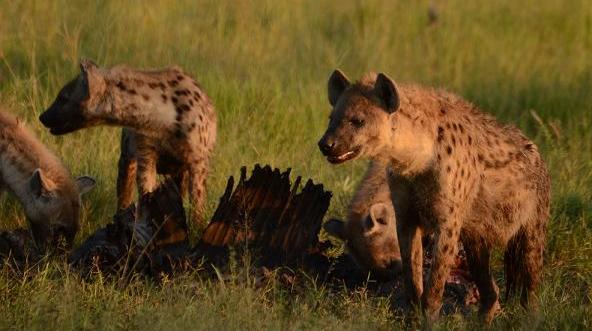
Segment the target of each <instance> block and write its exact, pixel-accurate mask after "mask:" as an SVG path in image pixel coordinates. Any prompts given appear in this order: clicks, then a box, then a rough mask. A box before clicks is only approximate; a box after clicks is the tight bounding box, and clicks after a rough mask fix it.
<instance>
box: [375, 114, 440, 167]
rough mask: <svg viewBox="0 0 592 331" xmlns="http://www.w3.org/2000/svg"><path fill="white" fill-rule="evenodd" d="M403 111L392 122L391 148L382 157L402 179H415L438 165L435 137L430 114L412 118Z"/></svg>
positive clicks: (394, 116)
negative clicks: (413, 177)
mask: <svg viewBox="0 0 592 331" xmlns="http://www.w3.org/2000/svg"><path fill="white" fill-rule="evenodd" d="M407 109H409V108H406V107H402V109H400V110H399V111H397V112H396V113H395V114H394V115H393V118H392V120H391V123H392V124H391V129H392V131H391V132H392V135H391V137H390V140H389V141H390V144H388V146H387V147H385V149H384V151H383V152H382V153H381V157H380V158H379V159H381V160H382V161H383V162H385V161H386V162H388V163H389V164H390V165H391V168H392V170H393V171H394V172H395V173H397V174H399V175H402V176H406V177H412V176H416V175H419V174H421V173H424V172H426V171H428V170H429V169H430V168H431V167H433V165H434V162H435V160H434V155H435V152H434V135H433V133H432V131H433V130H431V128H430V125H429V124H430V123H431V122H432V121H430V120H429V119H428V116H427V114H425V113H423V112H419V111H415V112H413V114H409V113H410V112H411V111H409V110H407Z"/></svg>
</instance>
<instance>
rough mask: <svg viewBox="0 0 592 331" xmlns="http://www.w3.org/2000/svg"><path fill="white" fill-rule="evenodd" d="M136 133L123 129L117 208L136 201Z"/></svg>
mask: <svg viewBox="0 0 592 331" xmlns="http://www.w3.org/2000/svg"><path fill="white" fill-rule="evenodd" d="M135 152H136V141H135V134H134V133H132V132H130V131H128V130H127V129H123V130H122V131H121V153H120V155H119V172H118V174H117V208H118V209H125V208H127V207H129V206H130V205H131V204H132V202H133V201H134V189H135V183H136V172H137V165H138V163H137V160H136V155H135Z"/></svg>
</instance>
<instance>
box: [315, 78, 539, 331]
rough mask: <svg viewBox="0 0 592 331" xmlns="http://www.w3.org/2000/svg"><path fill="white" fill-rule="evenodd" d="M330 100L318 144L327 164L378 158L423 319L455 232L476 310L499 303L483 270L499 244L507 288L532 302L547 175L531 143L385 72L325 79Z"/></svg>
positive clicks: (443, 95) (453, 100)
mask: <svg viewBox="0 0 592 331" xmlns="http://www.w3.org/2000/svg"><path fill="white" fill-rule="evenodd" d="M329 101H330V103H331V105H332V106H333V111H332V113H331V119H330V123H329V126H328V129H327V131H326V133H325V135H324V136H323V138H322V139H321V140H320V141H319V147H320V149H321V151H322V152H323V154H325V155H326V156H327V159H328V160H329V161H330V162H332V163H341V162H345V161H347V160H351V159H355V158H357V157H361V156H366V157H369V158H371V159H374V160H377V161H380V162H386V163H387V164H388V165H389V166H388V182H389V185H390V189H391V195H392V202H393V206H394V209H395V214H396V218H397V234H398V239H399V245H400V250H401V257H402V261H403V273H404V275H405V279H406V288H407V293H408V295H409V297H410V299H411V300H412V302H416V303H421V306H422V308H423V309H424V310H426V312H427V314H428V317H429V318H430V319H435V318H436V317H437V316H438V313H439V310H440V307H441V302H442V294H443V290H444V284H445V280H446V278H447V276H448V273H449V269H450V266H451V263H452V259H453V258H454V256H455V254H456V250H457V243H458V241H459V240H460V241H462V243H463V246H464V248H465V250H466V253H467V255H468V256H467V258H468V262H469V264H470V269H471V271H472V273H473V277H474V278H475V280H476V283H477V286H478V288H479V292H480V300H481V308H480V313H481V317H482V318H483V319H484V321H485V322H490V321H491V320H492V318H493V317H494V315H495V314H496V312H497V311H498V310H499V301H498V296H499V295H498V289H497V286H496V284H495V282H494V280H493V278H492V275H491V272H490V261H489V260H490V254H491V250H492V248H493V247H494V246H496V245H497V246H502V247H506V256H505V264H506V273H507V279H508V283H509V284H510V286H509V287H508V288H507V290H508V291H512V289H514V288H518V287H520V289H521V290H522V302H523V304H526V303H533V302H532V301H533V300H532V299H534V294H535V289H536V287H537V285H538V284H539V282H540V275H541V269H542V263H543V249H544V243H545V234H546V225H547V221H548V216H549V196H550V179H549V175H548V172H547V169H546V166H545V164H544V162H543V160H542V158H541V156H540V154H539V152H538V149H537V147H536V146H535V144H534V143H533V142H532V141H530V140H528V139H527V138H526V137H525V136H524V135H522V133H521V132H520V131H519V130H518V129H516V128H514V127H511V126H503V125H500V124H499V123H497V122H496V121H495V120H494V119H493V118H492V117H490V116H488V115H486V114H484V113H482V112H481V111H479V110H478V109H477V108H476V107H475V106H473V105H472V104H471V103H469V102H467V101H465V100H463V99H462V98H460V97H457V96H455V95H453V94H451V93H448V92H445V91H441V90H434V89H427V88H422V87H419V86H413V85H408V86H400V87H397V86H396V85H395V83H394V82H393V81H392V80H391V79H390V78H388V77H387V76H386V75H384V74H378V75H375V74H369V75H366V76H365V77H364V78H362V79H361V80H360V81H358V82H356V83H350V81H349V80H348V79H347V78H346V77H345V75H344V74H343V73H341V72H340V71H338V70H336V71H335V72H334V73H333V75H332V76H331V78H330V79H329ZM424 232H425V233H428V232H433V233H434V235H435V244H434V263H433V265H432V267H431V270H430V273H429V276H428V277H429V278H428V281H427V282H426V289H425V290H424V289H423V280H422V277H423V276H422V271H421V266H422V258H423V257H422V249H421V236H422V233H424Z"/></svg>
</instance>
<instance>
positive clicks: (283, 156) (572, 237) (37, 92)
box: [0, 0, 592, 329]
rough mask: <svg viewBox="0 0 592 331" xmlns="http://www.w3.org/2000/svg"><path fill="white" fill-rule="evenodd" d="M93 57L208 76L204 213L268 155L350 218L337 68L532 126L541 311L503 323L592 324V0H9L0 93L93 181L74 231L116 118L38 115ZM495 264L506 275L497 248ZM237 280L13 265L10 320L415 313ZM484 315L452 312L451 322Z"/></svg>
mask: <svg viewBox="0 0 592 331" xmlns="http://www.w3.org/2000/svg"><path fill="white" fill-rule="evenodd" d="M434 17H435V20H434V19H433V18H434ZM81 57H87V58H91V59H93V60H95V61H96V62H97V63H99V64H100V65H103V66H112V65H116V64H121V63H125V64H128V65H130V66H134V67H139V68H158V67H166V66H169V65H173V64H177V65H180V66H181V67H183V68H184V69H185V71H186V72H188V73H190V74H191V75H193V76H194V77H196V78H197V79H198V80H199V81H200V83H201V84H202V86H203V87H204V88H205V90H206V91H207V93H208V94H209V95H210V97H211V98H212V99H213V101H214V104H215V106H216V108H217V112H218V116H219V117H218V119H219V122H218V125H219V134H218V144H217V147H216V151H215V156H214V160H213V163H212V168H211V172H210V176H209V179H208V181H209V186H208V211H207V216H206V219H209V216H210V215H211V213H212V211H213V209H214V208H215V205H216V204H217V201H218V197H219V196H220V195H221V194H222V193H223V192H222V190H223V188H224V185H225V183H226V179H227V177H228V176H229V175H237V174H238V170H239V168H240V167H241V166H242V165H246V166H252V165H253V164H255V163H261V164H271V165H273V166H276V167H280V168H288V167H290V168H293V169H294V170H293V174H298V175H303V176H304V177H310V178H313V179H314V180H315V181H317V182H321V183H323V184H325V186H326V187H327V188H328V189H329V190H332V191H333V193H334V198H333V202H332V205H331V209H330V211H329V216H337V217H342V216H344V215H345V212H346V207H347V203H348V201H349V199H350V198H351V195H352V193H353V191H354V190H355V187H356V184H357V183H358V181H359V179H360V175H361V174H362V172H363V169H364V167H365V164H364V162H362V161H358V162H353V163H351V164H348V163H346V164H344V165H340V166H332V165H330V164H328V163H327V162H326V161H325V160H324V159H323V158H322V157H321V155H320V153H319V152H318V150H317V147H316V141H317V140H318V138H319V137H320V136H321V134H322V133H323V131H324V129H325V126H326V125H327V117H328V115H329V105H328V102H327V96H326V81H327V78H328V76H329V74H330V73H331V72H332V70H333V69H334V68H337V67H338V68H341V69H343V70H344V71H345V72H346V73H348V75H349V76H350V77H352V78H357V77H359V76H360V75H361V74H362V73H364V72H367V71H371V70H372V71H382V72H385V73H387V74H389V75H390V76H391V77H393V78H394V79H395V80H396V81H400V82H418V83H423V84H425V85H429V86H435V87H442V88H445V89H448V90H451V91H453V92H456V93H458V94H460V95H462V96H464V97H466V98H467V99H468V100H470V101H472V102H474V103H475V104H476V105H478V106H479V107H481V108H482V109H484V110H486V111H488V112H490V113H492V114H494V115H495V116H496V117H497V118H499V119H500V121H502V122H507V123H513V124H515V125H517V126H518V127H520V128H521V129H522V130H524V131H525V133H526V134H527V135H528V136H529V137H531V138H533V139H534V140H535V141H536V143H537V144H538V145H539V147H540V149H541V151H542V153H543V156H544V158H545V160H546V161H547V162H548V164H549V167H550V170H551V174H552V183H553V200H552V204H553V210H552V211H553V216H552V219H551V225H550V227H549V233H548V242H549V244H548V249H547V252H546V256H545V259H546V275H545V284H544V287H543V289H542V290H541V293H540V294H541V300H542V302H543V304H542V307H541V312H539V313H538V314H536V315H535V316H529V315H528V314H526V313H524V312H522V311H521V310H520V308H519V307H518V306H517V304H516V303H515V302H510V303H508V304H506V305H505V313H504V314H503V315H502V316H501V317H500V318H499V319H498V320H497V321H496V325H495V326H494V327H497V328H500V329H507V328H525V329H533V328H534V329H537V328H541V329H546V328H554V329H586V328H592V317H591V316H592V308H591V303H590V301H591V299H592V289H591V288H592V215H591V213H592V203H591V199H590V198H591V192H592V190H591V184H592V157H591V156H592V133H591V129H592V123H591V120H592V116H591V111H592V106H591V105H592V3H591V2H590V1H589V0H568V1H560V0H538V1H535V0H524V1H512V0H498V1H479V2H477V1H460V0H441V1H431V2H430V1H386V0H384V1H380V0H368V1H362V0H355V1H354V0H347V1H318V0H317V1H314V0H295V1H273V0H267V1H265V0H260V1H232V0H220V1H190V0H180V1H167V0H154V1H90V0H70V1H66V0H54V1H31V0H25V1H8V0H0V100H1V104H2V107H3V108H4V109H5V110H6V111H10V112H13V113H15V114H17V115H18V116H19V117H21V118H24V119H27V122H28V125H29V126H30V127H31V128H32V129H33V130H34V131H35V132H36V133H37V134H38V135H39V136H40V137H41V139H42V141H43V142H45V143H46V144H48V145H49V146H50V147H51V148H52V149H53V150H55V151H56V152H57V153H58V154H59V155H60V156H62V157H63V159H64V160H65V163H66V164H67V165H68V166H69V167H70V169H72V172H73V173H74V174H76V175H79V174H83V173H84V174H90V175H92V176H94V177H96V178H97V179H98V187H97V188H96V189H95V190H94V192H93V193H92V194H90V195H89V196H88V197H87V198H86V199H85V201H86V208H85V218H84V220H83V223H82V230H81V233H80V234H79V235H78V240H81V239H82V238H84V237H86V236H87V235H88V234H89V233H90V232H92V231H94V230H95V229H96V228H98V227H100V226H101V225H103V224H105V223H107V222H108V221H110V217H111V215H112V214H113V213H114V211H115V178H116V173H117V165H116V164H117V158H118V155H119V134H120V130H119V129H117V128H111V127H101V128H94V129H88V130H83V131H80V132H77V133H74V134H70V135H67V136H63V137H53V136H51V135H50V134H49V133H48V132H47V131H45V130H44V129H43V128H42V126H41V124H40V123H39V122H38V120H37V117H38V115H39V114H40V113H41V112H42V111H43V110H44V109H45V108H46V107H47V106H48V105H49V104H50V103H51V102H52V100H53V98H54V97H55V96H56V94H57V91H59V89H60V88H61V86H62V85H63V84H65V83H66V82H67V81H68V79H70V78H71V77H73V76H74V75H76V74H77V72H78V70H79V69H78V61H79V59H80V58H81ZM0 206H1V208H0V224H1V226H2V229H11V228H14V227H18V226H26V222H25V219H24V217H23V214H22V210H21V207H20V206H19V205H18V203H16V202H15V201H14V199H12V198H10V197H3V198H1V200H0ZM200 230H201V229H200V228H199V227H197V228H196V229H194V234H195V236H198V235H199V233H200ZM496 270H497V271H498V272H497V273H496V275H497V276H498V278H500V283H501V284H503V280H502V279H503V276H502V274H501V269H500V264H499V263H497V264H496ZM245 277H247V278H248V276H245ZM239 283H240V285H235V286H229V287H227V286H224V285H220V284H209V283H207V282H205V283H204V282H202V281H198V280H195V279H194V278H191V277H186V278H183V277H182V278H181V279H179V280H175V281H174V284H171V285H164V286H162V287H154V286H153V285H151V284H149V283H148V284H146V283H144V282H139V283H138V284H136V286H135V287H133V286H132V287H131V288H130V289H126V290H118V289H116V288H114V286H113V285H112V284H109V283H102V282H101V281H96V282H91V283H86V282H82V281H80V280H78V279H77V278H76V277H75V276H74V275H72V274H70V272H69V271H68V270H65V269H63V266H61V265H59V264H58V265H49V266H47V272H45V273H42V274H41V275H38V276H35V277H34V278H33V280H30V281H26V282H24V281H23V282H21V283H18V284H16V285H15V283H14V280H10V279H8V276H2V275H0V289H1V291H0V298H1V300H0V302H2V303H0V305H1V306H2V309H0V327H2V328H12V327H14V328H25V329H36V328H40V329H45V328H47V327H49V328H57V329H85V328H90V329H94V328H105V329H120V328H121V329H136V328H144V327H148V328H150V329H162V328H167V329H168V328H169V327H170V328H173V329H175V328H185V327H190V328H199V329H213V328H230V329H234V328H239V329H243V328H246V329H255V328H257V329H259V328H271V329H276V328H281V329H290V328H318V327H320V328H323V329H360V328H369V327H376V328H391V327H393V326H394V327H403V326H404V324H401V321H400V317H397V316H394V315H392V313H391V312H390V311H389V309H388V300H387V299H385V298H368V297H367V296H365V294H364V293H363V292H362V293H355V294H351V293H345V292H344V293H342V294H330V293H327V291H325V290H324V289H322V288H317V287H316V286H315V285H314V281H311V288H310V291H308V292H307V293H306V294H302V296H301V297H300V296H299V297H297V298H292V297H288V296H287V295H286V294H285V293H283V292H282V291H281V289H278V288H276V287H275V286H271V287H270V288H269V289H268V290H266V291H261V290H254V289H253V288H252V286H250V285H249V284H248V282H247V284H246V285H245V283H244V282H239ZM231 285H232V284H231ZM292 323H293V324H292ZM472 323H473V321H472V320H471V319H469V320H468V321H463V320H462V319H459V318H458V316H456V317H454V316H453V317H450V318H447V319H445V320H444V322H443V324H442V328H471V327H473V326H474V324H472Z"/></svg>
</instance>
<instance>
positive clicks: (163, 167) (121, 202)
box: [117, 128, 189, 209]
mask: <svg viewBox="0 0 592 331" xmlns="http://www.w3.org/2000/svg"><path fill="white" fill-rule="evenodd" d="M138 135H141V134H139V133H137V132H135V131H134V130H133V129H129V128H124V129H123V130H122V131H121V152H120V157H119V172H118V175H117V207H118V209H126V208H128V207H129V206H130V205H131V204H132V203H133V201H134V192H135V187H136V177H137V168H138V155H137V154H138V153H139V151H138V150H137V149H138V146H137V144H136V140H137V136H138ZM143 139H147V137H143ZM152 141H153V143H154V144H155V145H156V146H157V149H158V152H159V153H158V158H157V161H156V172H157V173H158V174H160V175H164V176H170V177H172V178H173V179H174V180H175V183H176V184H177V187H178V189H179V190H180V192H181V193H182V194H183V195H186V194H187V192H188V185H189V169H188V167H187V165H186V164H185V162H184V160H183V159H182V158H180V157H179V155H178V154H176V153H175V151H173V150H170V148H167V146H163V145H162V144H159V142H158V141H157V140H154V139H153V140H152Z"/></svg>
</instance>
